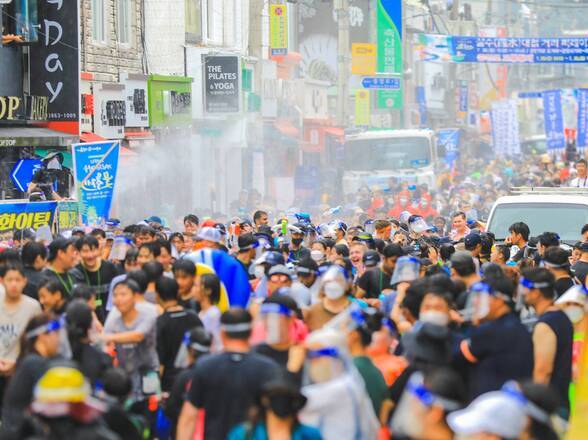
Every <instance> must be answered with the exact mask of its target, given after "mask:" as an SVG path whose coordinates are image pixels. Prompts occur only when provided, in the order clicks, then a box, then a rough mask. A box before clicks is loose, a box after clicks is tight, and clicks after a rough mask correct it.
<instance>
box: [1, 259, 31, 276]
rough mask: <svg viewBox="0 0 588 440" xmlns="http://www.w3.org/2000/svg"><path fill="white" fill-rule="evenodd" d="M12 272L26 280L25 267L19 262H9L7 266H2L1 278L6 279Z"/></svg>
mask: <svg viewBox="0 0 588 440" xmlns="http://www.w3.org/2000/svg"><path fill="white" fill-rule="evenodd" d="M10 271H15V272H18V273H20V274H21V275H22V276H23V277H25V278H26V275H25V271H24V267H23V266H22V264H20V262H19V261H9V262H8V263H7V264H5V265H2V266H0V278H4V277H5V276H6V274H7V273H8V272H10Z"/></svg>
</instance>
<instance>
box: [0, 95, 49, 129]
mask: <svg viewBox="0 0 588 440" xmlns="http://www.w3.org/2000/svg"><path fill="white" fill-rule="evenodd" d="M48 102H49V99H48V98H47V97H46V96H25V97H24V98H23V97H20V96H0V121H10V122H11V123H14V122H25V121H46V120H47V105H48Z"/></svg>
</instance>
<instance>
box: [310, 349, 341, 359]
mask: <svg viewBox="0 0 588 440" xmlns="http://www.w3.org/2000/svg"><path fill="white" fill-rule="evenodd" d="M306 356H307V357H308V359H317V358H320V357H331V358H338V357H339V350H337V349H336V348H335V347H325V348H321V349H319V350H310V351H309V352H308V353H307V354H306Z"/></svg>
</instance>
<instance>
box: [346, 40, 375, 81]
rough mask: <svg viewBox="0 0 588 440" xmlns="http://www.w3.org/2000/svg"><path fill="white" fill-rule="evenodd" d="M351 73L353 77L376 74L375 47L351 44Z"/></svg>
mask: <svg viewBox="0 0 588 440" xmlns="http://www.w3.org/2000/svg"><path fill="white" fill-rule="evenodd" d="M351 73H352V74H353V75H375V74H376V45H375V44H371V43H352V44H351Z"/></svg>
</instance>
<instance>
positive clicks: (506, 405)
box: [447, 391, 527, 438]
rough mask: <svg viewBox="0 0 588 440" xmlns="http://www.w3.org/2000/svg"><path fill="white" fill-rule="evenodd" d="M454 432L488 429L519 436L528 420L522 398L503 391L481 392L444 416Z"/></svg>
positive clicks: (499, 434)
mask: <svg viewBox="0 0 588 440" xmlns="http://www.w3.org/2000/svg"><path fill="white" fill-rule="evenodd" d="M447 423H448V424H449V427H450V428H451V429H452V430H453V432H455V433H456V434H464V435H471V434H479V433H489V434H494V435H497V436H500V437H502V438H519V436H520V434H521V432H522V431H523V429H524V427H525V425H526V423H527V413H526V411H525V406H524V404H523V403H522V402H520V401H519V400H517V399H516V398H515V397H513V396H512V395H510V394H509V393H507V392H504V391H491V392H489V393H486V394H482V395H481V396H480V397H478V398H477V399H476V400H474V401H473V402H472V403H471V404H470V406H468V407H467V408H465V409H463V410H459V411H455V412H453V413H451V414H449V416H448V417H447Z"/></svg>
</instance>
